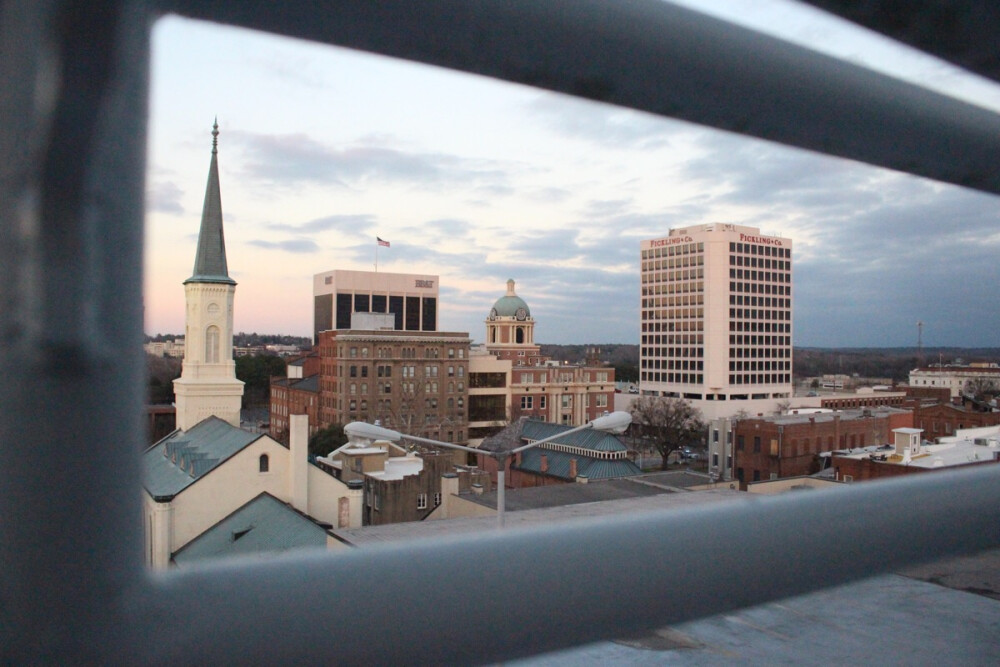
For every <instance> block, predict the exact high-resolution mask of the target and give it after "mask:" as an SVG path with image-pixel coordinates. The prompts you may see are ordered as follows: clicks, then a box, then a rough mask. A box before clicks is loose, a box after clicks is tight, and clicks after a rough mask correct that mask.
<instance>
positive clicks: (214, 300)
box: [174, 123, 243, 431]
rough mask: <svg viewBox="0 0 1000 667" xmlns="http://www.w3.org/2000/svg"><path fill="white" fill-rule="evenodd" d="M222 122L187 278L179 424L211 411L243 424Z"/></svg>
mask: <svg viewBox="0 0 1000 667" xmlns="http://www.w3.org/2000/svg"><path fill="white" fill-rule="evenodd" d="M218 137H219V125H218V123H216V124H215V125H214V126H213V127H212V161H211V163H210V164H209V167H208V185H207V186H206V187H205V205H204V208H203V209H202V212H201V230H200V231H199V232H198V251H197V254H196V255H195V259H194V271H193V272H192V274H191V277H190V278H188V279H187V280H185V281H184V296H185V301H186V304H187V309H186V313H187V314H186V317H185V321H186V326H185V329H184V364H183V366H182V367H181V376H180V377H179V378H177V379H176V380H174V394H175V396H176V403H177V428H179V429H181V430H184V431H186V430H188V429H189V428H191V427H192V426H194V425H195V424H197V423H198V422H200V421H201V420H202V419H205V418H207V417H210V416H212V415H214V416H216V417H219V418H220V419H223V420H225V421H227V422H229V423H230V424H232V425H233V426H239V425H240V404H241V403H242V399H243V383H242V382H241V381H239V380H237V379H236V363H235V362H234V361H233V299H234V297H235V295H236V281H235V280H233V279H232V278H230V277H229V268H228V266H227V263H226V241H225V238H224V236H223V233H222V194H221V191H220V189H219V164H218Z"/></svg>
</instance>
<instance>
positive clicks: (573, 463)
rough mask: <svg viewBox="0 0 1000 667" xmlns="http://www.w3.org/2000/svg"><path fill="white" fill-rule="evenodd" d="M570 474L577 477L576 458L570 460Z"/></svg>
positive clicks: (574, 477)
mask: <svg viewBox="0 0 1000 667" xmlns="http://www.w3.org/2000/svg"><path fill="white" fill-rule="evenodd" d="M569 476H570V477H572V478H573V479H576V459H570V460H569Z"/></svg>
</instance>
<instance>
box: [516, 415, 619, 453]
mask: <svg viewBox="0 0 1000 667" xmlns="http://www.w3.org/2000/svg"><path fill="white" fill-rule="evenodd" d="M571 428H574V427H572V426H563V425H561V424H550V423H548V422H542V421H536V420H533V419H529V420H527V421H525V422H524V426H523V428H522V429H521V440H523V441H524V442H525V443H528V442H531V441H532V440H542V439H543V438H548V437H550V436H553V435H556V434H558V433H561V432H563V431H568V430H570V429H571ZM554 442H555V443H556V444H560V445H570V446H572V447H582V448H583V449H592V450H594V451H597V452H624V451H627V450H628V448H627V447H626V446H625V445H623V444H622V441H621V440H619V439H618V438H617V437H615V436H613V435H611V434H610V433H605V432H603V431H595V430H594V429H587V430H586V431H577V432H576V433H570V434H569V435H566V436H563V437H561V438H556V440H555V441H554Z"/></svg>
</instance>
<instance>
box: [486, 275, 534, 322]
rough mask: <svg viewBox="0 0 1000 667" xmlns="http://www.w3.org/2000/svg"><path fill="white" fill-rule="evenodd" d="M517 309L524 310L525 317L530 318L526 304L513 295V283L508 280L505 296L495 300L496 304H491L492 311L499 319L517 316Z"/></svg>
mask: <svg viewBox="0 0 1000 667" xmlns="http://www.w3.org/2000/svg"><path fill="white" fill-rule="evenodd" d="M518 308H524V313H525V316H526V317H530V316H531V309H530V308H528V304H527V303H525V301H524V299H522V298H521V297H519V296H518V295H517V294H515V293H514V281H513V280H508V281H507V294H506V295H504V296H502V297H500V298H499V299H497V300H496V303H494V304H493V310H495V311H496V314H497V315H499V316H500V317H514V316H515V315H517V310H518Z"/></svg>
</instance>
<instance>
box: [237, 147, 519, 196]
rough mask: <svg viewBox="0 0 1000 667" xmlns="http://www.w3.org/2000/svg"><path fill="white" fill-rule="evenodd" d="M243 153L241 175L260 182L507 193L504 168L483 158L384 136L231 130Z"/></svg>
mask: <svg viewBox="0 0 1000 667" xmlns="http://www.w3.org/2000/svg"><path fill="white" fill-rule="evenodd" d="M231 134H232V135H235V136H234V140H236V141H239V142H240V143H241V145H242V148H243V150H244V152H245V155H244V157H243V159H242V164H243V167H242V168H243V170H244V172H245V174H246V175H247V176H248V177H250V178H254V179H259V180H261V181H264V182H266V183H269V184H271V183H278V184H285V185H296V184H300V183H322V184H323V185H325V186H329V185H339V186H341V187H351V188H353V187H361V186H363V185H366V184H388V183H402V184H419V185H423V186H441V185H448V186H449V187H454V185H456V184H462V185H466V186H470V187H480V188H484V189H485V190H486V191H487V192H488V193H491V194H494V195H497V194H498V193H500V194H509V191H508V190H507V189H505V182H506V180H507V172H506V170H505V169H504V168H503V167H501V166H500V165H499V163H494V162H491V161H488V160H480V159H473V158H464V157H458V156H455V155H450V154H447V153H438V152H429V151H418V150H404V149H403V148H400V147H398V146H396V145H392V144H389V143H388V142H387V140H386V139H383V138H377V137H369V138H366V139H364V140H359V141H358V142H355V143H352V144H350V145H344V146H332V145H327V144H324V143H322V142H319V141H317V140H315V139H312V138H311V137H309V136H308V135H305V134H291V135H278V134H274V135H270V134H255V133H251V132H232V133H231Z"/></svg>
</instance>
